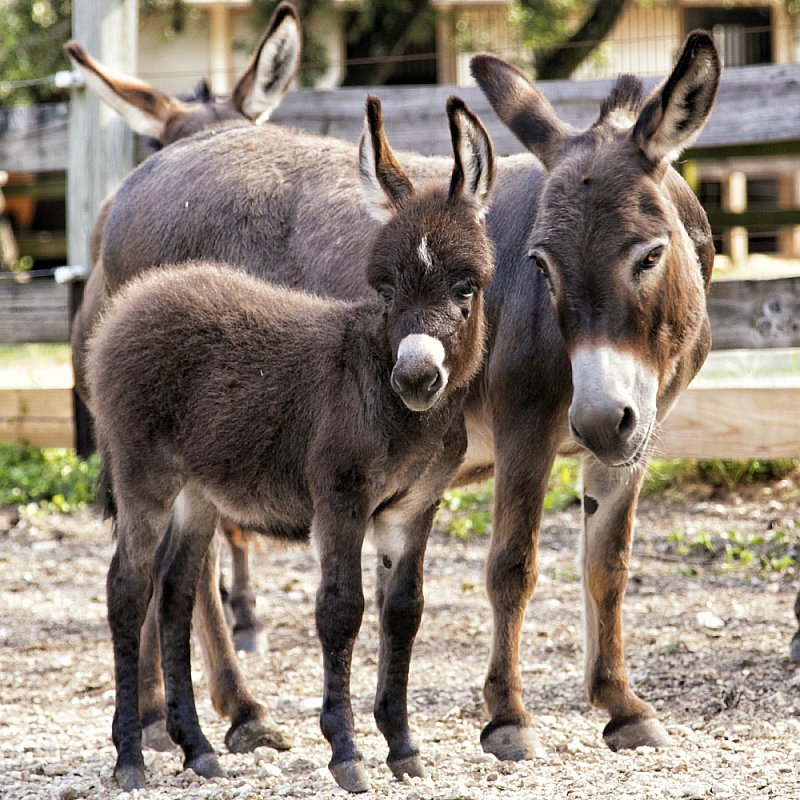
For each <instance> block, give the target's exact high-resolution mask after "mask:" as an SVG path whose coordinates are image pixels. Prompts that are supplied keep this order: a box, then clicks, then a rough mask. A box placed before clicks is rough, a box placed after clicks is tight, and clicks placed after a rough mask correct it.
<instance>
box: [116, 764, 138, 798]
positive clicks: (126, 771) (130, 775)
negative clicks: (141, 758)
mask: <svg viewBox="0 0 800 800" xmlns="http://www.w3.org/2000/svg"><path fill="white" fill-rule="evenodd" d="M114 778H115V780H116V781H117V783H118V784H119V788H120V789H122V791H123V792H132V791H133V790H134V789H144V784H145V780H144V767H141V766H139V765H128V766H125V767H117V768H116V769H115V770H114Z"/></svg>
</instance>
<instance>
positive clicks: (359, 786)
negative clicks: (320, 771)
mask: <svg viewBox="0 0 800 800" xmlns="http://www.w3.org/2000/svg"><path fill="white" fill-rule="evenodd" d="M328 769H329V770H330V771H331V775H333V779H334V780H335V781H336V783H338V784H339V786H341V787H342V789H344V790H345V791H347V792H353V793H354V794H357V793H359V792H368V791H369V790H370V784H369V778H368V777H367V770H366V769H365V767H364V762H363V761H343V762H342V763H341V764H331V765H330V766H329V767H328Z"/></svg>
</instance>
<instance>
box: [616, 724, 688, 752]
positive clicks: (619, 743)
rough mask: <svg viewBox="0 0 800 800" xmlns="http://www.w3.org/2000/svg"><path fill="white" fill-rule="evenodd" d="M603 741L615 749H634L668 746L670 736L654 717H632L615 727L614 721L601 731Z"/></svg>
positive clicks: (670, 743) (670, 739) (670, 740)
mask: <svg viewBox="0 0 800 800" xmlns="http://www.w3.org/2000/svg"><path fill="white" fill-rule="evenodd" d="M603 739H604V740H605V743H606V744H607V745H608V746H609V747H610V748H611V749H612V750H613V751H614V752H615V753H616V752H617V750H635V749H636V748H637V747H670V746H671V745H672V744H673V742H672V737H671V736H670V735H669V734H668V733H667V731H666V729H665V728H664V726H663V725H662V724H661V723H660V722H659V721H658V720H657V719H656V718H655V717H646V718H644V719H641V718H640V719H632V720H631V721H630V722H626V723H624V724H623V725H621V726H619V727H616V726H615V725H614V721H613V720H612V721H611V722H609V723H608V725H606V728H605V730H604V731H603Z"/></svg>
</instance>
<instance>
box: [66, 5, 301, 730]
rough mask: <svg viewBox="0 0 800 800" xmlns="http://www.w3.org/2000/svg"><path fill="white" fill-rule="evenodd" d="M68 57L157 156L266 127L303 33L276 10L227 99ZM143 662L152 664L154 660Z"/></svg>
mask: <svg viewBox="0 0 800 800" xmlns="http://www.w3.org/2000/svg"><path fill="white" fill-rule="evenodd" d="M64 49H65V51H66V53H67V55H68V56H69V59H70V61H71V62H72V65H73V67H74V68H75V69H76V70H77V71H78V72H79V73H80V74H81V75H82V76H83V79H84V81H85V83H86V85H87V87H88V88H89V89H90V90H91V91H92V92H93V93H94V94H95V95H97V97H98V98H99V99H100V100H102V101H103V102H104V103H105V104H106V105H108V106H109V107H110V108H112V109H114V111H116V112H117V113H118V114H119V115H120V116H121V117H122V119H123V120H124V121H125V122H126V124H127V125H128V126H129V127H130V128H131V129H132V130H133V131H135V132H136V133H138V134H140V135H141V136H143V137H145V138H146V142H147V146H146V148H145V149H146V151H147V152H149V153H153V152H156V151H157V150H160V149H161V148H163V147H166V146H167V145H170V144H172V143H173V142H176V141H178V140H179V139H185V138H187V137H189V136H192V135H193V134H195V133H198V132H199V131H202V130H205V129H208V128H212V127H213V128H215V129H219V128H220V127H229V126H234V125H249V124H253V123H256V124H258V123H260V122H263V121H264V120H266V119H267V118H268V117H269V115H270V114H271V113H272V112H273V111H274V110H275V109H276V108H277V107H278V105H279V104H280V102H281V100H282V99H283V97H284V95H285V94H286V92H287V90H288V89H289V85H290V83H291V81H292V80H293V78H294V76H295V74H296V73H297V68H298V66H299V64H300V52H301V49H302V32H301V26H300V19H299V16H298V13H297V10H296V9H295V8H294V6H293V5H292V4H291V3H285V2H284V3H281V4H280V5H278V6H277V8H276V9H275V11H274V12H273V14H272V17H271V19H270V22H269V24H268V25H267V28H266V30H265V31H264V34H263V35H262V36H261V39H260V40H259V42H258V44H257V45H256V47H255V49H254V50H253V53H252V55H251V56H250V59H249V61H248V64H247V66H246V67H245V69H244V71H243V72H242V74H241V75H240V76H239V78H238V79H237V81H236V84H235V86H234V88H233V91H232V92H231V94H230V96H227V97H215V96H214V95H212V93H211V90H210V88H209V85H208V83H207V82H206V81H205V79H203V80H201V81H200V82H199V83H198V85H197V87H196V88H195V90H194V91H193V92H192V93H189V94H185V95H177V96H175V97H172V96H170V95H168V94H165V93H164V92H162V91H161V90H159V89H157V88H156V87H154V86H151V85H150V84H148V83H145V82H144V81H141V80H139V79H138V78H134V77H131V76H129V75H120V74H116V73H114V72H111V71H109V70H108V69H106V68H105V67H104V66H103V65H102V64H100V63H98V62H97V61H95V60H94V59H93V58H92V57H91V56H90V55H89V54H88V53H87V52H86V51H85V50H84V49H83V48H82V47H81V46H80V44H78V43H77V42H75V41H71V42H67V44H65V45H64ZM114 197H115V195H114V194H112V195H110V196H109V197H108V198H106V200H105V201H104V202H103V205H102V206H101V208H100V210H99V211H98V214H97V218H96V219H95V221H94V224H93V226H92V232H91V236H90V248H89V251H90V252H89V257H90V260H91V262H92V264H93V268H92V271H91V274H90V276H89V281H88V284H87V289H86V292H85V301H84V304H83V305H82V306H81V308H79V310H78V312H77V313H76V315H75V318H74V319H73V322H72V345H73V347H72V358H73V364H74V368H75V376H76V386H75V388H76V392H77V395H78V405H79V406H80V405H81V404H84V403H85V402H86V394H87V390H86V386H85V381H84V376H85V369H84V366H83V364H82V360H83V357H84V352H83V342H84V341H85V340H86V338H87V336H88V334H89V332H90V330H91V326H92V325H93V323H94V321H95V319H96V318H97V313H98V308H97V307H96V305H95V303H96V302H97V300H98V298H102V296H103V289H102V286H103V284H104V282H105V274H104V271H103V265H102V261H101V259H100V257H99V256H100V246H101V241H102V233H103V227H104V226H105V221H106V218H107V217H108V213H109V211H110V209H111V205H112V203H113V202H114ZM77 413H78V414H80V415H83V416H82V421H83V424H84V425H86V426H87V428H89V427H90V423H89V422H88V416H86V415H87V414H88V411H87V409H85V408H82V409H81V408H79V410H78V411H77ZM87 455H88V453H87ZM221 527H222V530H223V532H224V533H225V536H226V538H227V540H228V544H229V545H230V548H231V556H232V568H233V583H232V586H231V591H230V593H228V592H227V591H226V590H225V589H224V587H223V586H222V584H220V586H221V590H222V591H223V594H224V596H225V598H226V600H227V601H228V603H229V608H230V612H231V615H232V617H233V636H234V642H235V644H236V648H237V649H238V650H246V651H255V650H258V649H264V635H263V632H264V625H263V623H262V622H261V620H259V619H258V617H257V616H256V614H255V595H254V593H253V591H252V589H251V587H250V580H249V570H248V561H249V556H248V553H249V544H248V539H247V538H246V537H245V536H243V535H242V532H241V530H240V529H239V528H238V527H236V526H235V525H232V524H231V523H230V522H229V521H228V520H222V521H221ZM148 622H149V628H150V635H149V641H150V642H151V646H155V640H154V636H155V628H154V623H153V620H152V617H149V618H148ZM146 649H147V648H146ZM146 660H149V661H152V658H151V657H148V658H147V659H146ZM162 743H163V745H164V746H167V744H168V743H167V741H166V740H163V742H162ZM151 744H156V742H151Z"/></svg>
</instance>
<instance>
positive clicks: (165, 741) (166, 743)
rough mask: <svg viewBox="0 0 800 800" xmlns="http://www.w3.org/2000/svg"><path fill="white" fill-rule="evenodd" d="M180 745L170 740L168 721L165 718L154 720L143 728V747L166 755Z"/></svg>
mask: <svg viewBox="0 0 800 800" xmlns="http://www.w3.org/2000/svg"><path fill="white" fill-rule="evenodd" d="M177 746H178V745H176V744H175V742H173V741H172V739H170V738H169V734H168V733H167V721H166V720H165V719H164V718H163V717H159V718H158V719H155V720H153V722H151V723H150V724H149V725H145V726H144V727H143V728H142V747H147V748H149V749H150V750H158V751H159V752H160V753H166V752H168V751H169V750H174V749H175V748H176V747H177Z"/></svg>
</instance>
